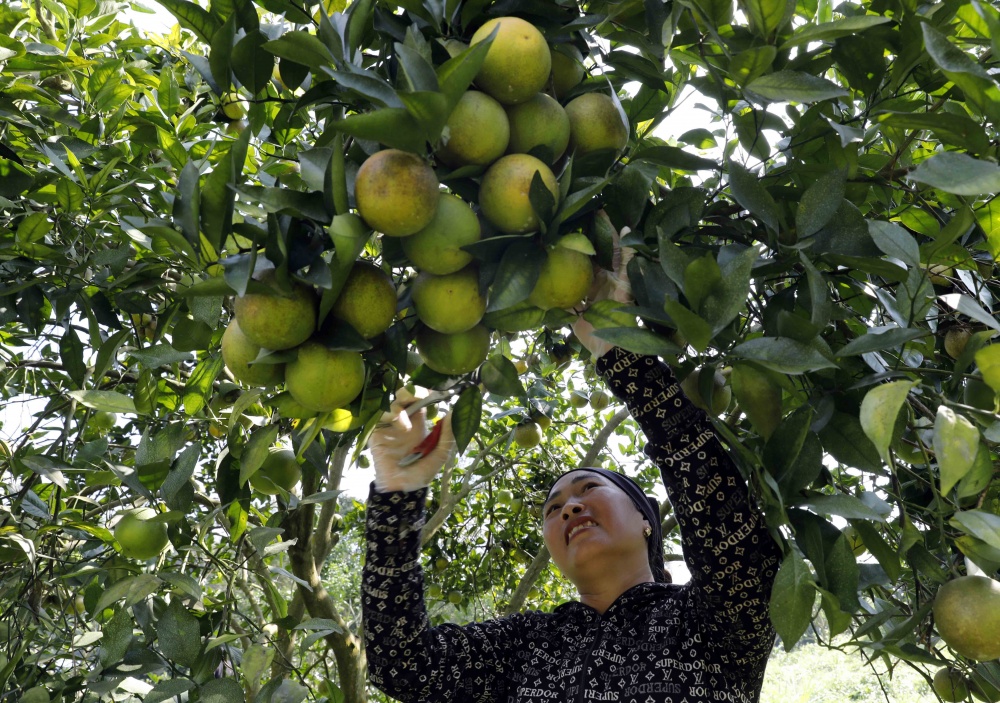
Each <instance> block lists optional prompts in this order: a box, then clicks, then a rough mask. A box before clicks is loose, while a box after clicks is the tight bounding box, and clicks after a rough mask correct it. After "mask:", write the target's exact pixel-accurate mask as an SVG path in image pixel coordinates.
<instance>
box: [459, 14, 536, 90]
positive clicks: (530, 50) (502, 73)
mask: <svg viewBox="0 0 1000 703" xmlns="http://www.w3.org/2000/svg"><path fill="white" fill-rule="evenodd" d="M494 28H497V34H496V36H495V37H494V38H493V43H492V44H491V45H490V49H489V51H488V52H487V53H486V59H485V60H484V61H483V65H482V67H481V68H480V69H479V73H478V74H477V75H476V85H477V86H479V88H480V89H482V90H484V91H486V92H487V93H489V94H490V95H492V96H493V97H494V98H496V99H497V100H499V101H500V102H502V103H503V104H504V105H516V104H517V103H522V102H524V101H525V100H528V99H529V98H530V97H531V96H532V95H534V94H535V93H537V92H538V91H540V90H542V88H544V87H545V84H546V83H547V82H548V80H549V73H550V72H551V70H552V57H551V55H550V54H549V45H548V44H546V43H545V37H543V36H542V33H541V32H539V31H538V30H537V29H535V27H534V25H532V24H531V23H530V22H526V21H524V20H522V19H519V18H517V17H497V18H496V19H492V20H489V21H488V22H486V23H485V24H484V25H483V26H482V27H480V28H479V29H478V30H476V33H475V34H473V35H472V41H471V42H470V45H473V46H474V45H476V44H478V43H479V42H481V41H483V40H484V39H486V38H487V37H489V36H490V33H491V32H492V31H493V29H494Z"/></svg>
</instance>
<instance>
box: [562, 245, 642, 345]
mask: <svg viewBox="0 0 1000 703" xmlns="http://www.w3.org/2000/svg"><path fill="white" fill-rule="evenodd" d="M629 231H630V230H629V228H628V227H624V228H623V229H622V231H621V232H620V233H616V234H615V235H614V249H613V254H612V262H613V265H614V271H608V270H607V269H603V268H600V267H598V266H597V265H596V264H595V266H594V268H595V269H596V273H595V274H594V283H593V285H591V287H590V292H589V293H588V294H587V306H588V307H589V306H591V305H593V304H594V303H596V302H598V301H600V300H614V301H616V302H619V303H621V304H623V305H631V304H632V303H633V301H634V298H633V297H632V286H631V284H629V280H628V274H627V272H626V269H627V268H628V262H629V261H631V259H632V257H633V256H634V255H635V249H632V248H628V249H622V247H621V244H620V242H621V237H622V235H625V234H628V233H629ZM573 334H574V335H576V338H577V339H578V340H580V344H582V345H583V346H584V347H586V349H587V350H588V351H589V352H590V355H591V356H592V357H594V359H599V358H600V357H602V356H603V355H604V354H606V353H607V352H609V351H610V350H611V348H612V347H614V344H612V343H611V342H608V341H605V340H603V339H601V338H600V337H598V336H597V335H596V334H594V326H593V325H591V324H590V323H589V322H587V321H586V320H585V319H583V315H582V314H581V315H580V317H578V318H577V320H576V322H574V323H573Z"/></svg>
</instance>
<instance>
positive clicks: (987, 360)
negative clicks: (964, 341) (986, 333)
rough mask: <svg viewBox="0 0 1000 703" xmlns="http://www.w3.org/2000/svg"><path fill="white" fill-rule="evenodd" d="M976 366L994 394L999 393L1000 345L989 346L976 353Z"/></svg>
mask: <svg viewBox="0 0 1000 703" xmlns="http://www.w3.org/2000/svg"><path fill="white" fill-rule="evenodd" d="M976 366H978V367H979V370H980V372H982V374H983V380H984V381H985V382H986V385H988V386H989V387H990V388H992V389H993V392H994V393H1000V344H991V345H989V346H988V347H983V348H982V349H980V350H979V351H977V352H976Z"/></svg>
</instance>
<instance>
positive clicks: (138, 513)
mask: <svg viewBox="0 0 1000 703" xmlns="http://www.w3.org/2000/svg"><path fill="white" fill-rule="evenodd" d="M156 515H157V512H156V511H155V510H153V509H152V508H134V509H132V510H129V511H128V512H126V513H125V514H124V515H123V516H122V518H121V519H120V520H119V521H118V524H117V525H115V539H116V540H117V541H118V544H119V545H120V546H121V548H122V554H124V555H125V556H127V557H131V558H132V559H152V558H153V557H155V556H157V555H158V554H159V553H160V552H162V551H163V548H164V547H166V546H167V526H166V525H165V524H163V523H162V522H150V520H151V519H152V518H154V517H156Z"/></svg>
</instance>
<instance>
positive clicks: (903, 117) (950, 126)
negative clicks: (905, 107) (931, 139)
mask: <svg viewBox="0 0 1000 703" xmlns="http://www.w3.org/2000/svg"><path fill="white" fill-rule="evenodd" d="M876 119H877V120H878V122H879V123H881V124H887V125H890V126H891V127H893V128H895V129H899V130H904V129H918V130H930V131H931V132H933V133H934V136H935V137H937V138H938V139H940V140H941V141H942V142H944V143H945V144H950V145H952V146H957V147H962V148H963V149H967V150H969V151H972V152H975V153H982V152H984V151H986V150H987V149H988V148H989V138H988V137H987V135H986V130H985V129H983V126H982V125H981V124H979V123H978V122H976V121H974V120H972V119H971V118H969V117H966V116H965V115H956V114H954V113H948V114H936V113H922V112H892V111H886V112H882V113H880V114H878V115H877V117H876Z"/></svg>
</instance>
